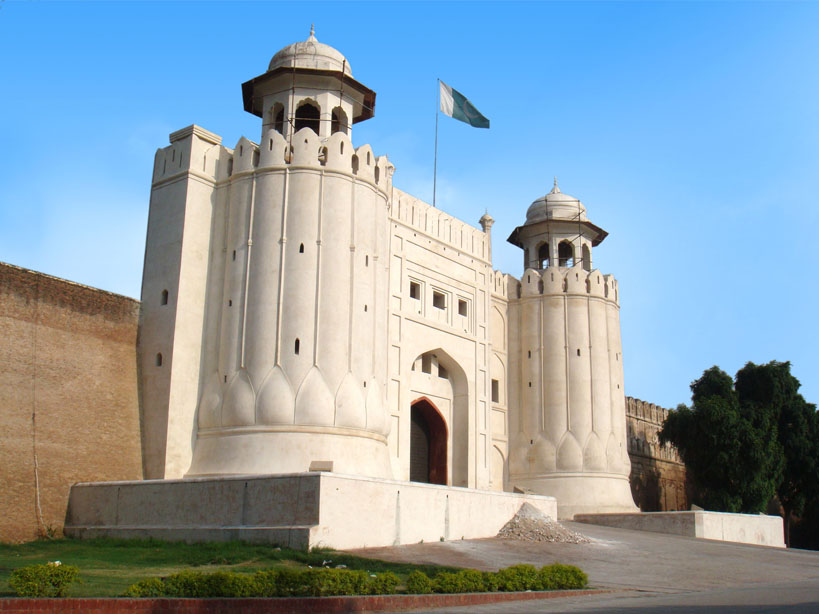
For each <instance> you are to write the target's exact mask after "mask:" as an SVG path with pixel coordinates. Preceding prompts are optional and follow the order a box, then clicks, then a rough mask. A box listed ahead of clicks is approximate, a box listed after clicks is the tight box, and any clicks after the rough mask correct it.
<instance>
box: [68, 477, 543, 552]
mask: <svg viewBox="0 0 819 614" xmlns="http://www.w3.org/2000/svg"><path fill="white" fill-rule="evenodd" d="M524 503H530V504H532V505H534V506H535V507H537V508H538V509H539V510H541V511H542V512H544V513H545V514H547V515H548V516H551V517H552V518H556V517H557V502H556V500H555V499H554V498H553V497H545V496H540V495H523V494H517V493H501V492H489V491H481V490H474V489H468V488H454V487H449V486H437V485H434V484H419V483H414V482H399V481H395V480H382V479H376V478H361V477H355V476H348V475H339V474H333V473H323V472H308V473H299V474H280V475H265V476H235V477H233V476H232V477H223V478H191V479H184V480H145V481H133V482H98V483H93V484H92V483H81V484H76V485H74V486H73V487H72V489H71V494H70V498H69V505H68V514H67V519H66V524H65V533H66V535H68V536H70V537H79V538H92V537H101V536H107V537H122V538H137V537H139V538H147V537H155V538H159V539H168V540H172V541H188V542H196V541H227V540H231V539H241V540H245V541H254V542H266V543H276V544H279V545H282V546H290V547H296V548H308V547H313V546H326V547H331V548H363V547H368V546H391V545H399V544H411V543H417V542H420V541H422V540H423V541H439V540H441V539H443V540H451V539H461V538H465V539H469V538H480V537H493V536H494V535H496V534H497V532H498V531H499V530H500V529H501V528H502V527H503V525H504V524H506V522H507V521H509V520H510V519H511V518H512V516H514V515H515V513H516V512H517V511H518V510H519V509H520V506H521V505H523V504H524Z"/></svg>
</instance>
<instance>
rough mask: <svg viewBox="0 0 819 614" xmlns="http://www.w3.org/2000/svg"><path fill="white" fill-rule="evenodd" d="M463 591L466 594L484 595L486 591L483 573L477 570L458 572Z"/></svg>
mask: <svg viewBox="0 0 819 614" xmlns="http://www.w3.org/2000/svg"><path fill="white" fill-rule="evenodd" d="M458 577H459V578H460V585H461V590H462V591H463V592H464V593H482V592H484V591H486V583H485V582H484V580H483V572H480V571H478V570H477V569H464V570H462V571H459V572H458Z"/></svg>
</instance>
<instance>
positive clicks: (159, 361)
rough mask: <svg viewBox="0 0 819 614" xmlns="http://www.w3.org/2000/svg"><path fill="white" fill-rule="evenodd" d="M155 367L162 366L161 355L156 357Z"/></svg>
mask: <svg viewBox="0 0 819 614" xmlns="http://www.w3.org/2000/svg"><path fill="white" fill-rule="evenodd" d="M156 366H157V367H161V366H162V354H161V353H160V354H157V355H156Z"/></svg>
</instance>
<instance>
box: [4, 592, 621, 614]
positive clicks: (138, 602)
mask: <svg viewBox="0 0 819 614" xmlns="http://www.w3.org/2000/svg"><path fill="white" fill-rule="evenodd" d="M611 592H614V591H612V590H610V589H585V590H567V591H527V592H522V593H457V594H448V595H438V594H430V595H361V596H353V597H279V598H274V599H264V598H256V599H221V598H217V599H127V598H110V599H108V598H106V599H102V598H88V599H70V598H69V599H0V612H3V613H4V614H35V613H37V614H67V613H74V614H76V613H78V612H82V613H83V614H114V613H118V612H128V613H129V614H222V613H226V614H230V613H233V612H235V613H237V614H239V613H241V614H301V613H303V612H312V613H313V614H336V613H339V612H381V611H390V610H392V611H404V610H419V609H427V608H449V607H457V606H470V605H483V604H488V603H501V602H506V601H529V600H534V599H559V598H562V597H580V596H583V595H599V594H601V593H611Z"/></svg>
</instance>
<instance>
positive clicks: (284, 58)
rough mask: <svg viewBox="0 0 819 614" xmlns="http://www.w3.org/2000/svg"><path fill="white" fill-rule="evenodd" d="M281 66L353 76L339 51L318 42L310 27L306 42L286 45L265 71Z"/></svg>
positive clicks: (314, 31) (313, 30) (313, 29)
mask: <svg viewBox="0 0 819 614" xmlns="http://www.w3.org/2000/svg"><path fill="white" fill-rule="evenodd" d="M282 66H285V67H291V66H296V67H298V68H313V69H317V70H340V71H342V72H343V73H344V74H345V75H349V76H350V77H352V76H353V72H352V70H350V63H349V62H348V61H347V58H345V57H344V56H343V55H342V54H341V52H340V51H338V50H337V49H334V48H333V47H331V46H330V45H325V44H324V43H320V42H318V40H317V39H316V30H315V28H314V27H313V26H310V36H309V37H308V39H307V40H306V41H302V42H299V43H293V44H292V45H287V47H285V48H283V49H282V50H281V51H279V52H278V53H276V55H274V56H273V59H272V60H270V65H269V66H268V68H267V70H268V71H271V70H275V69H277V68H280V67H282Z"/></svg>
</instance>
